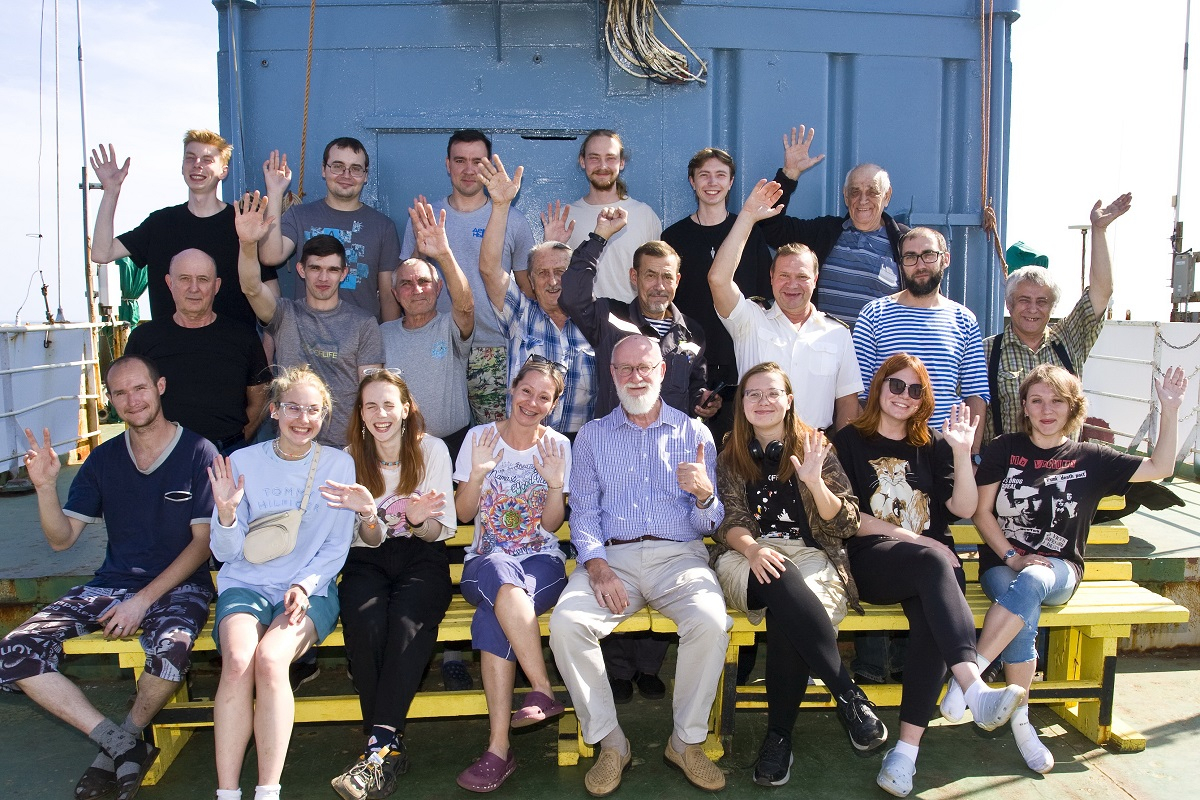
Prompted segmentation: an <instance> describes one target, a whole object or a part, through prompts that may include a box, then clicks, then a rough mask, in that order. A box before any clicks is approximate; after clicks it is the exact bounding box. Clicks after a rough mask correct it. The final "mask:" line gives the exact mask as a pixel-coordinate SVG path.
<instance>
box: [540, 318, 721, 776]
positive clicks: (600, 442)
mask: <svg viewBox="0 0 1200 800" xmlns="http://www.w3.org/2000/svg"><path fill="white" fill-rule="evenodd" d="M609 371H610V374H611V376H612V380H613V382H614V383H615V384H616V387H617V393H618V394H619V396H620V401H621V405H620V407H619V408H617V409H615V410H613V411H612V412H611V413H610V414H608V415H607V416H605V417H602V418H601V419H597V420H594V421H592V422H589V423H588V424H586V425H584V426H583V428H582V429H581V430H580V431H579V436H578V437H577V438H576V439H575V446H574V448H573V450H572V456H573V459H574V463H573V466H572V470H571V489H572V509H571V542H572V543H573V544H574V545H575V549H576V551H577V553H578V556H577V559H578V563H579V565H580V566H579V567H578V568H576V570H575V572H574V573H572V575H571V577H570V579H569V580H568V581H567V586H566V588H565V589H564V590H563V593H562V596H561V597H560V598H559V600H558V604H557V605H556V606H555V608H554V613H553V614H552V615H551V617H550V647H551V649H552V650H553V651H554V660H555V662H556V663H557V664H558V671H559V674H560V675H562V678H563V682H564V683H566V685H567V689H568V690H569V691H570V693H571V699H572V701H573V702H574V704H575V713H576V714H577V715H578V716H579V724H580V726H581V729H582V731H583V738H584V741H586V742H588V743H589V744H593V745H597V746H598V747H599V750H600V752H599V756H598V757H597V759H596V763H595V764H594V765H593V766H592V768H591V769H590V770H588V773H587V776H586V777H585V778H584V787H585V788H586V789H587V791H588V793H589V794H591V795H592V796H594V797H604V796H606V795H610V794H612V793H613V792H615V791H616V790H617V788H618V787H619V786H620V784H621V775H622V773H623V772H624V771H625V770H626V769H628V768H629V766H630V764H631V762H632V758H633V754H632V751H631V750H630V745H629V739H627V738H626V737H625V734H624V732H623V731H622V730H621V726H620V724H619V723H618V721H617V712H616V706H615V705H614V703H613V696H612V690H611V689H610V688H609V686H608V681H607V675H606V672H605V668H604V659H603V656H602V655H601V649H600V639H602V638H603V637H605V636H608V634H610V633H611V632H612V630H613V629H614V628H616V627H617V625H619V624H620V623H621V621H622V620H624V619H626V618H627V617H628V616H630V615H631V614H635V613H637V612H638V611H640V610H641V609H642V608H644V607H646V606H647V605H649V606H650V607H651V608H653V609H654V610H655V611H657V612H659V613H661V614H664V615H666V616H667V617H668V618H670V619H671V620H673V621H674V622H675V625H676V627H677V628H678V629H679V657H678V660H677V667H676V672H675V691H674V695H673V699H672V705H673V719H674V726H673V732H672V734H671V737H670V741H669V742H668V744H667V747H666V750H665V751H664V753H663V758H664V760H665V761H666V762H667V763H668V764H670V765H672V766H674V767H676V768H678V769H679V770H681V771H682V772H683V774H684V776H685V777H686V778H687V779H688V781H689V782H691V783H692V784H693V785H695V786H697V787H699V788H701V789H705V790H708V791H717V790H719V789H722V788H724V786H725V775H724V773H722V772H721V770H720V768H719V767H717V765H716V764H714V763H713V762H712V761H711V760H709V757H708V756H707V755H706V754H705V752H704V748H703V744H704V742H705V740H706V739H707V737H708V719H709V713H710V711H711V709H712V703H713V699H714V698H715V697H716V692H717V682H718V680H719V679H720V676H721V670H722V665H723V663H724V660H725V649H726V647H727V645H728V643H729V633H728V631H729V628H730V627H731V624H732V623H731V620H730V619H729V616H728V615H727V614H726V611H725V597H724V595H723V594H722V593H721V587H720V585H719V584H718V583H717V578H716V575H715V574H713V571H712V570H711V569H709V566H708V551H707V550H705V548H704V537H705V536H706V535H708V534H709V533H711V532H712V531H713V530H714V529H715V528H716V526H717V525H719V524H720V522H721V518H722V517H723V515H724V507H723V506H722V505H721V502H720V501H719V500H718V499H717V496H716V494H714V489H713V487H714V485H715V482H716V449H715V447H714V445H713V440H712V434H710V433H709V432H708V428H706V427H705V426H704V425H703V424H701V423H700V421H699V420H695V419H690V418H689V417H688V416H687V415H686V414H684V413H683V412H681V411H679V410H678V409H675V408H672V407H671V406H670V405H668V404H667V403H664V402H663V400H662V398H661V397H660V395H659V392H660V389H661V388H662V385H663V379H664V376H665V375H666V371H667V367H666V363H665V362H664V361H663V358H662V353H661V351H660V350H659V344H658V342H656V341H654V340H652V339H650V338H649V337H646V336H642V335H640V334H635V335H631V336H627V337H625V338H624V339H622V340H621V341H620V342H618V343H617V345H616V347H614V348H613V350H612V354H611V364H610V365H609Z"/></svg>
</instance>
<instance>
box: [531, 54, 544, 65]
mask: <svg viewBox="0 0 1200 800" xmlns="http://www.w3.org/2000/svg"><path fill="white" fill-rule="evenodd" d="M533 63H535V64H540V63H542V54H541V53H534V54H533Z"/></svg>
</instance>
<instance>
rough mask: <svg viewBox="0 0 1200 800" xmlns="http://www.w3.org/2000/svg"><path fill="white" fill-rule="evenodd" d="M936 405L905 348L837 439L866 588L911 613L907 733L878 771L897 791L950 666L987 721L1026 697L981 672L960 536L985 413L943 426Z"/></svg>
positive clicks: (964, 413) (851, 546) (1000, 720)
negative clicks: (854, 503)
mask: <svg viewBox="0 0 1200 800" xmlns="http://www.w3.org/2000/svg"><path fill="white" fill-rule="evenodd" d="M933 408H934V399H933V388H932V386H931V385H930V380H929V372H928V371H927V370H926V369H925V365H924V364H923V363H921V360H920V359H919V358H916V357H915V356H911V355H909V354H907V353H897V354H895V355H893V356H891V357H890V358H888V359H887V360H886V361H884V362H883V364H882V365H881V366H880V368H879V371H878V372H876V373H875V377H874V378H872V380H871V388H870V390H869V392H868V394H867V404H866V408H865V409H864V410H863V413H862V416H860V417H859V418H858V419H857V420H855V421H854V422H852V423H851V424H849V425H847V426H846V427H845V428H842V429H841V430H840V431H838V432H837V434H836V435H835V436H834V438H833V443H834V446H835V447H836V448H837V452H838V458H839V459H840V460H841V462H842V466H843V467H845V469H846V474H847V475H849V476H850V483H851V485H852V486H853V488H854V493H855V494H856V495H857V496H858V503H859V512H860V515H859V530H858V535H857V536H856V537H855V538H854V539H852V540H850V541H849V542H848V543H847V550H848V552H849V554H850V571H851V573H852V574H853V575H854V581H855V583H856V584H857V586H858V591H859V595H860V596H861V597H862V599H863V600H866V601H867V602H869V603H877V604H880V605H891V604H893V603H899V604H900V605H901V606H902V607H903V609H904V616H905V617H906V618H907V619H908V628H909V638H908V650H907V656H906V662H905V666H904V688H903V694H902V697H901V701H900V739H899V741H898V742H897V743H896V746H895V747H894V748H893V749H891V750H889V751H888V752H887V754H886V755H884V757H883V766H882V768H881V769H880V770H879V775H878V777H877V778H876V779H875V781H876V783H878V784H879V786H880V787H881V788H882V789H884V790H885V791H887V792H890V793H891V794H893V795H896V796H897V797H905V796H907V795H908V793H909V792H911V791H912V779H913V775H914V774H915V773H916V771H917V753H918V749H919V747H920V743H921V737H922V735H924V733H925V727H926V725H927V724H928V723H929V718H930V715H931V713H932V712H933V708H934V705H935V704H936V703H937V696H938V692H939V691H940V690H941V687H942V680H943V678H944V677H945V674H946V666H947V665H949V666H950V671H951V673H952V674H953V683H956V684H957V685H959V686H961V687H962V689H964V690H965V697H966V701H967V705H968V706H969V707H970V708H971V711H972V713H973V714H974V717H975V724H977V725H979V727H981V728H983V729H984V730H994V729H995V728H998V727H1000V726H1001V725H1003V724H1004V723H1005V722H1006V721H1007V720H1008V718H1009V715H1011V714H1012V713H1013V709H1015V708H1016V707H1017V704H1018V703H1019V702H1020V701H1021V700H1022V699H1023V698H1024V697H1025V691H1024V689H1022V688H1020V687H1018V686H1007V687H1005V688H1003V689H989V688H988V686H987V684H986V683H984V682H983V680H982V679H981V678H980V677H979V667H978V665H977V663H976V658H977V654H976V652H975V620H974V618H973V617H972V615H971V609H970V607H969V606H968V605H967V601H966V598H965V597H964V596H963V592H962V586H963V577H962V567H961V565H960V564H959V561H958V557H957V556H956V555H955V554H954V551H953V549H952V543H953V540H952V539H951V537H950V528H949V525H950V521H951V520H953V519H958V518H960V517H969V516H971V515H972V514H973V513H975V503H976V497H977V492H976V490H975V480H974V476H973V474H972V465H971V442H972V440H973V438H974V436H975V426H976V425H977V424H978V423H979V420H978V419H971V411H970V409H969V408H967V406H966V404H965V403H962V404H959V405H957V406H955V407H954V408H953V409H952V410H951V413H950V416H949V418H948V419H947V420H946V422H944V423H943V424H942V430H941V433H940V434H939V433H938V432H937V431H933V430H931V429H930V428H929V425H928V423H929V418H930V417H931V416H932V415H933Z"/></svg>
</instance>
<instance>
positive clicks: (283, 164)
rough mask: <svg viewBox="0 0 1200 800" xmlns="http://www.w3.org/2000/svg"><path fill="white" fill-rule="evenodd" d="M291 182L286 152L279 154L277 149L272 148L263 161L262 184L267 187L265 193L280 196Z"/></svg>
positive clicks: (290, 171)
mask: <svg viewBox="0 0 1200 800" xmlns="http://www.w3.org/2000/svg"><path fill="white" fill-rule="evenodd" d="M291 182H292V170H291V168H290V167H288V163H287V153H283V154H282V155H281V154H280V152H279V151H278V150H272V151H271V155H270V156H269V157H268V158H267V160H266V161H264V162H263V185H265V186H266V187H267V195H268V196H276V197H279V196H282V195H283V193H284V192H286V191H287V188H288V184H290V183H291Z"/></svg>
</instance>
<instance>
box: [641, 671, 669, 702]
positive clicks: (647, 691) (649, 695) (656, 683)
mask: <svg viewBox="0 0 1200 800" xmlns="http://www.w3.org/2000/svg"><path fill="white" fill-rule="evenodd" d="M633 682H634V683H635V684H636V685H637V689H638V692H639V693H640V694H641V695H642V697H644V698H646V699H647V700H662V699H663V698H664V697H666V696H667V685H666V684H665V683H663V682H662V678H660V677H658V676H657V675H650V674H648V673H645V672H639V673H637V674H636V675H634V676H633Z"/></svg>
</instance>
